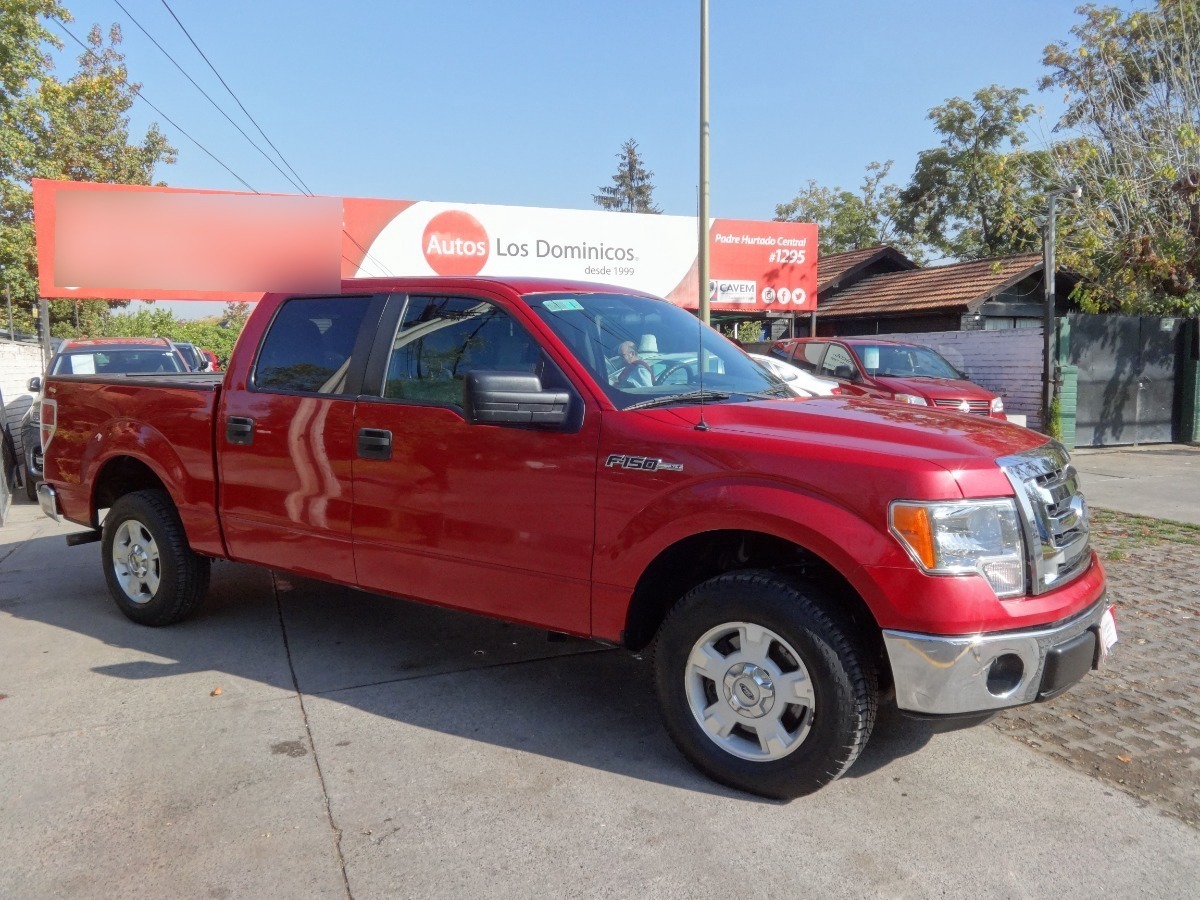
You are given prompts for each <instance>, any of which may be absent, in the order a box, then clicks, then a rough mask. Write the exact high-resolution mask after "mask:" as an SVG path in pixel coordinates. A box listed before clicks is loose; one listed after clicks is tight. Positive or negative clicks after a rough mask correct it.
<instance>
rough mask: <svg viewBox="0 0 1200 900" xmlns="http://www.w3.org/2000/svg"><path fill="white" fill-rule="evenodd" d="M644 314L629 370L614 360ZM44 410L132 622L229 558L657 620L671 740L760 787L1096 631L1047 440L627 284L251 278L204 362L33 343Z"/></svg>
mask: <svg viewBox="0 0 1200 900" xmlns="http://www.w3.org/2000/svg"><path fill="white" fill-rule="evenodd" d="M631 343H632V345H633V346H634V347H652V348H654V350H653V352H646V353H645V354H644V356H643V358H642V360H641V362H642V364H644V366H645V367H646V368H647V369H649V370H650V371H649V377H644V376H639V378H638V379H624V378H622V372H623V371H625V369H626V367H627V365H628V360H627V359H626V358H623V357H622V350H623V349H624V351H625V353H626V356H629V355H630V354H629V352H628V348H629V346H630V344H631ZM41 429H42V442H43V446H44V447H45V484H43V485H42V486H41V488H40V489H39V500H40V502H41V504H42V507H43V509H44V510H45V511H46V512H47V513H48V514H49V515H52V516H55V517H59V516H61V517H65V518H66V519H69V520H70V521H72V522H76V523H80V524H82V525H85V526H87V527H88V528H89V529H91V530H90V531H88V532H84V533H82V534H77V535H73V536H72V539H71V540H72V542H74V543H79V542H82V541H86V540H89V539H92V540H100V541H102V554H101V559H102V563H103V568H104V576H105V578H106V580H107V583H108V588H109V591H110V592H111V594H112V596H113V598H114V599H115V601H116V603H117V605H118V606H119V607H120V609H121V610H122V612H124V614H125V615H126V616H128V617H129V618H130V619H133V620H134V621H135V622H140V623H142V624H146V625H166V624H170V623H173V622H177V621H179V620H180V619H182V618H183V617H185V616H187V615H188V614H189V613H191V612H193V611H194V610H195V609H196V608H197V606H198V605H199V604H200V602H201V600H202V599H203V597H204V594H205V591H206V588H207V585H208V577H209V565H210V562H211V560H213V559H229V560H236V561H239V562H245V563H257V564H260V565H263V566H270V567H272V568H275V569H280V570H284V571H287V572H293V573H298V574H301V575H307V576H312V577H315V578H319V579H325V580H328V581H333V582H337V583H341V584H346V585H352V586H355V587H358V588H362V589H365V590H369V591H374V592H378V593H383V594H389V595H395V596H398V597H407V598H414V599H417V600H422V601H426V602H430V603H436V604H441V605H444V606H449V607H454V608H458V609H465V610H471V611H475V612H478V613H483V614H486V615H490V616H495V617H499V618H503V619H507V620H510V621H514V622H522V623H527V624H530V625H536V626H539V627H542V628H545V629H548V630H550V631H554V632H561V633H567V634H572V635H579V636H584V637H589V638H593V639H596V640H600V641H606V642H610V643H612V644H618V645H623V646H625V647H628V648H631V649H633V650H635V651H642V650H644V649H648V648H651V647H652V648H653V660H654V662H653V671H654V678H655V687H656V691H657V695H658V699H659V702H660V705H661V709H662V714H663V719H664V722H665V725H666V729H667V731H668V733H669V734H670V736H671V738H672V739H673V740H674V741H675V743H676V744H677V745H678V747H679V748H680V750H681V751H682V752H683V753H684V755H685V756H687V757H688V759H690V760H691V762H692V763H694V764H695V765H696V766H697V767H698V768H700V769H701V770H702V771H703V772H705V773H707V774H708V775H709V776H711V777H712V778H714V779H716V780H717V781H720V782H722V783H724V784H727V785H730V786H733V787H736V788H740V789H743V790H746V791H749V792H753V793H757V794H761V795H764V796H769V797H776V798H790V797H795V796H799V795H802V794H805V793H808V792H811V791H813V790H816V789H817V788H819V787H821V786H822V785H824V784H826V783H828V782H829V781H831V780H833V779H835V778H837V777H838V776H839V775H841V774H842V773H843V772H845V771H846V769H847V768H848V767H849V766H850V765H851V763H852V762H853V761H854V760H855V758H856V757H857V756H858V755H859V753H860V751H861V750H862V749H863V747H864V745H865V744H866V741H867V739H868V737H869V735H870V733H871V729H872V726H873V724H874V721H875V716H876V710H877V706H878V703H879V702H880V701H881V698H883V699H884V700H885V701H887V702H894V703H895V704H896V705H897V706H898V707H899V708H900V709H901V710H903V711H906V712H908V713H912V714H916V715H922V716H939V717H967V716H982V715H986V714H988V713H990V712H993V711H995V710H998V709H1002V708H1004V707H1009V706H1015V705H1018V704H1023V703H1029V702H1033V701H1038V700H1043V699H1046V698H1049V697H1052V696H1054V695H1056V694H1058V693H1059V692H1061V691H1063V690H1065V689H1066V688H1068V687H1069V686H1070V685H1072V684H1073V683H1075V682H1076V681H1078V680H1079V679H1080V678H1082V677H1083V676H1084V675H1085V674H1086V673H1087V672H1088V671H1089V670H1090V669H1092V668H1094V667H1097V666H1099V665H1100V664H1101V662H1102V661H1103V660H1104V658H1105V656H1106V655H1107V653H1108V650H1109V648H1110V646H1111V645H1112V643H1113V642H1114V641H1115V640H1116V630H1115V624H1114V620H1113V615H1112V610H1111V608H1110V607H1109V605H1108V603H1107V602H1106V600H1105V579H1104V572H1103V569H1102V568H1101V565H1100V562H1099V560H1098V559H1097V557H1096V555H1095V553H1094V552H1093V551H1092V550H1091V548H1090V546H1089V539H1088V522H1087V508H1086V506H1085V504H1084V500H1083V497H1082V495H1081V494H1080V492H1079V488H1078V480H1077V476H1076V473H1075V470H1074V469H1073V468H1072V466H1071V465H1070V462H1069V460H1068V456H1067V453H1066V452H1065V451H1064V450H1063V448H1062V447H1061V446H1059V445H1058V444H1056V443H1054V442H1053V441H1050V440H1048V439H1047V438H1046V437H1044V436H1042V435H1040V434H1036V433H1034V432H1032V431H1027V430H1025V429H1023V428H1019V427H1016V426H1013V425H1008V424H1004V423H1000V422H997V421H994V420H988V419H985V418H983V417H979V418H974V417H967V416H962V415H959V414H957V413H950V412H942V411H939V410H936V409H931V408H923V407H916V406H911V405H901V404H897V403H892V402H887V401H881V400H872V399H863V398H852V397H845V396H841V397H837V396H835V397H814V398H808V399H805V398H799V397H796V396H794V395H793V394H792V393H791V392H790V391H789V390H788V389H787V387H786V386H784V385H783V384H782V383H781V382H780V381H778V379H776V378H775V377H774V376H772V375H771V374H770V373H769V372H767V371H766V370H765V369H764V368H763V367H761V366H759V365H757V364H756V363H754V362H753V361H752V360H751V359H750V358H749V357H747V356H746V354H745V353H743V352H742V351H741V350H740V349H739V348H738V347H737V346H735V345H734V344H733V343H731V342H729V341H727V340H726V339H725V338H723V337H722V336H721V335H719V334H718V333H716V332H715V331H712V330H710V329H708V328H707V327H705V326H702V325H700V324H699V323H698V322H697V320H696V318H695V317H694V316H692V315H691V314H689V313H687V312H686V311H684V310H682V309H679V308H677V307H675V306H672V305H671V304H669V303H667V302H665V301H663V300H659V299H657V298H653V297H650V296H646V295H640V294H637V293H633V292H630V291H628V290H625V289H619V288H611V287H604V286H597V285H589V284H581V283H572V282H548V281H538V280H532V279H529V280H522V279H497V278H396V279H371V280H348V281H345V282H344V283H343V284H342V287H341V291H340V293H338V294H337V295H333V296H285V295H268V296H267V297H265V298H264V299H263V300H262V301H261V302H259V303H258V305H257V307H256V309H255V310H254V313H253V315H252V316H251V318H250V320H249V322H248V323H247V325H246V328H245V331H244V332H243V334H242V335H241V338H240V339H239V341H238V343H237V346H236V348H235V350H234V353H233V356H232V359H231V360H230V364H229V368H228V371H226V372H225V373H223V374H220V375H206V374H203V373H185V374H180V375H173V376H170V375H155V376H110V377H103V376H63V375H55V374H52V375H50V376H49V378H48V380H47V384H46V391H45V400H44V401H43V404H42V422H41ZM893 698H894V699H893Z"/></svg>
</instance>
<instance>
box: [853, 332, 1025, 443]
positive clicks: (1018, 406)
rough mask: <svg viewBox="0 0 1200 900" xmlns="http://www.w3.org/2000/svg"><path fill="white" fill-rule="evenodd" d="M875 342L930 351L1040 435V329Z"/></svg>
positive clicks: (901, 337) (928, 335)
mask: <svg viewBox="0 0 1200 900" xmlns="http://www.w3.org/2000/svg"><path fill="white" fill-rule="evenodd" d="M875 337H879V338H880V339H885V340H894V341H906V342H908V343H910V344H923V345H924V346H926V347H932V348H933V349H934V350H936V351H937V352H938V353H940V354H941V355H942V356H944V357H946V359H948V360H949V361H950V364H951V365H953V366H954V367H955V368H957V369H959V370H960V371H963V372H966V373H967V374H968V375H969V376H970V378H971V380H972V381H973V382H975V383H976V384H978V385H979V386H980V387H985V388H987V389H988V390H989V391H991V392H992V393H994V394H999V395H1000V396H1001V397H1003V398H1004V411H1005V412H1006V413H1009V414H1010V415H1023V416H1025V417H1026V424H1027V425H1028V426H1029V427H1030V428H1032V429H1034V430H1035V431H1041V430H1042V414H1041V406H1042V349H1043V347H1042V329H1041V328H1012V329H1007V330H1004V331H937V332H922V333H917V334H880V335H875Z"/></svg>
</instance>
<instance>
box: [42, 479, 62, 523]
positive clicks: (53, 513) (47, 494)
mask: <svg viewBox="0 0 1200 900" xmlns="http://www.w3.org/2000/svg"><path fill="white" fill-rule="evenodd" d="M37 497H38V506H40V507H41V508H42V512H44V513H45V514H46V515H48V516H49V517H50V518H52V519H53V520H54V521H55V522H61V521H62V517H61V515H60V513H59V511H58V492H57V491H55V490H54V488H52V487H50V485H48V484H46V482H44V481H43V482H42V483H41V484H39V485H38V489H37Z"/></svg>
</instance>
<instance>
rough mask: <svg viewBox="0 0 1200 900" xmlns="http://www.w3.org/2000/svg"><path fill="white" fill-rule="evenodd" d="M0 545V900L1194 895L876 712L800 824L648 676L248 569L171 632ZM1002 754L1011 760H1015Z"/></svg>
mask: <svg viewBox="0 0 1200 900" xmlns="http://www.w3.org/2000/svg"><path fill="white" fill-rule="evenodd" d="M69 530H71V529H70V528H68V527H65V526H59V525H55V524H54V523H52V522H50V521H49V520H47V519H45V518H43V517H42V516H41V515H40V513H39V512H38V511H37V510H36V509H35V508H33V507H32V506H29V505H27V504H19V505H17V506H15V507H14V508H13V510H12V516H11V518H10V520H9V523H8V525H6V526H5V527H4V528H3V529H0V785H3V795H2V796H3V800H2V801H0V802H2V804H3V814H2V815H0V896H3V897H21V898H31V897H32V898H36V897H59V896H70V897H154V898H162V897H221V898H234V897H263V896H279V897H350V896H353V897H355V898H359V900H362V898H376V897H378V898H391V897H415V896H420V897H430V898H437V897H454V898H459V897H471V896H484V895H486V896H488V897H497V898H506V897H512V898H522V900H524V898H528V897H556V898H557V897H626V896H632V895H638V896H642V897H647V898H656V897H689V898H690V897H697V896H734V895H736V896H779V897H797V896H810V897H872V896H933V895H939V896H940V895H947V896H960V895H970V896H973V897H1011V896H1055V897H1058V896H1133V895H1146V896H1159V897H1168V896H1181V897H1182V896H1187V895H1190V894H1191V893H1192V892H1193V891H1194V888H1195V885H1196V884H1197V883H1198V881H1200V854H1198V853H1197V846H1198V843H1197V834H1196V831H1195V830H1194V829H1192V828H1190V827H1188V826H1187V825H1186V824H1184V823H1182V822H1180V821H1178V820H1177V819H1175V818H1172V817H1169V816H1167V815H1164V814H1162V813H1161V812H1159V811H1158V810H1157V809H1155V808H1154V807H1152V806H1149V805H1147V804H1146V803H1143V802H1142V801H1141V800H1140V799H1139V798H1138V797H1135V796H1128V795H1126V794H1124V793H1122V792H1120V791H1117V790H1114V789H1113V788H1112V787H1111V786H1110V785H1109V784H1106V783H1105V782H1104V781H1101V780H1098V779H1096V778H1093V777H1090V776H1089V775H1088V774H1085V773H1081V772H1078V771H1072V770H1071V769H1070V768H1069V767H1068V766H1066V765H1064V764H1062V763H1060V762H1058V761H1056V760H1054V759H1052V758H1050V757H1048V756H1047V755H1045V754H1044V753H1040V752H1038V751H1036V750H1034V749H1031V748H1030V747H1028V746H1024V745H1023V744H1022V743H1021V742H1020V741H1017V740H1011V739H1009V738H1008V737H1006V736H1004V735H1002V734H1000V733H998V732H997V731H996V729H994V728H991V727H977V728H973V729H969V730H965V731H957V732H949V733H940V732H939V731H938V730H936V729H935V728H933V727H932V726H930V725H929V724H927V723H923V722H913V721H909V720H904V719H899V718H897V717H895V716H894V715H889V714H885V715H884V716H883V717H882V720H881V722H880V723H879V725H878V726H877V728H876V731H875V734H874V736H873V737H872V739H871V743H870V745H869V746H868V748H867V750H866V752H865V753H864V755H863V756H862V758H861V759H860V760H859V761H858V763H857V764H856V765H855V766H854V767H853V768H852V769H851V770H850V772H849V773H848V775H847V777H845V778H844V779H843V780H841V781H839V782H836V783H835V784H833V785H831V786H830V787H828V788H826V789H824V790H822V791H821V792H819V793H818V794H816V795H814V796H812V797H808V798H805V799H802V800H798V801H795V802H793V803H790V804H786V805H784V804H775V803H765V802H762V801H760V800H758V799H756V798H753V797H748V796H745V795H742V794H738V793H736V792H732V791H729V790H726V789H724V788H721V787H719V786H717V785H715V784H713V783H712V782H710V781H708V780H706V779H705V778H703V777H702V776H700V775H699V774H698V773H696V772H695V771H694V770H692V769H691V768H690V767H689V766H688V765H687V764H686V763H685V762H684V760H683V759H682V758H681V757H680V756H679V754H678V753H677V752H676V751H675V749H674V748H673V747H672V746H671V744H670V742H669V740H668V739H667V737H666V735H665V734H664V732H663V729H662V727H661V725H660V724H659V720H658V714H657V711H656V708H655V704H654V702H653V694H652V690H651V688H650V683H649V672H648V666H647V664H646V663H645V662H644V661H641V660H638V659H636V658H633V657H631V656H629V655H628V654H626V653H624V652H621V651H615V650H610V649H606V648H603V647H600V646H598V645H595V644H590V643H586V642H568V643H548V642H547V641H546V637H545V634H544V633H541V632H537V631H534V630H530V629H525V628H520V627H517V626H513V625H507V624H504V623H500V622H494V621H489V620H485V619H481V618H475V617H471V616H467V615H464V614H461V613H457V612H453V611H447V610H439V609H435V608H432V607H428V606H421V605H417V604H412V603H406V602H403V601H398V600H393V599H388V598H384V597H378V596H374V595H370V594H363V593H359V592H355V591H350V590H345V589H342V588H336V587H331V586H329V585H324V584H320V583H317V582H311V581H307V580H303V579H298V578H290V577H287V578H285V577H283V576H273V575H272V574H271V573H269V572H267V571H265V570H262V569H257V568H250V567H245V566H239V565H235V564H229V563H223V564H219V565H217V566H216V567H215V568H214V572H213V589H212V593H211V596H210V598H209V602H208V603H207V605H206V606H205V607H204V608H203V609H202V610H201V611H200V613H199V614H198V615H197V616H196V617H195V618H193V619H192V620H190V621H188V622H186V623H183V624H181V625H179V626H174V627H170V628H158V629H155V628H144V627H140V626H137V625H134V624H132V623H131V622H129V621H127V620H126V619H125V618H124V617H123V616H121V615H120V613H119V612H118V611H117V610H116V608H115V606H114V605H113V603H112V602H111V600H110V599H109V598H108V596H107V592H106V590H105V586H104V579H103V575H102V570H101V560H100V548H99V545H97V544H89V545H86V546H81V547H76V548H71V549H68V548H67V547H66V546H65V545H64V542H63V536H64V535H65V534H66V533H67V532H68V531H69ZM1014 736H1018V735H1014Z"/></svg>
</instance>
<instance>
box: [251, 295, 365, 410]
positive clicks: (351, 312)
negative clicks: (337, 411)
mask: <svg viewBox="0 0 1200 900" xmlns="http://www.w3.org/2000/svg"><path fill="white" fill-rule="evenodd" d="M370 303H371V298H370V297H298V298H296V299H295V300H288V301H287V302H286V303H284V305H283V306H281V307H280V308H279V311H278V312H277V313H276V314H275V320H274V321H273V322H272V323H271V327H270V329H269V330H268V331H267V336H266V339H265V340H264V341H263V345H262V351H261V352H260V353H259V356H258V362H257V364H256V365H255V367H254V385H255V387H257V388H258V389H260V390H268V391H270V390H275V391H296V392H300V393H307V394H340V393H342V391H343V388H344V386H345V383H346V373H347V370H348V369H349V368H350V354H351V351H353V349H354V341H355V338H357V337H358V330H359V327H360V326H361V325H362V321H363V317H364V316H365V315H366V313H367V307H368V306H369V305H370Z"/></svg>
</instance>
